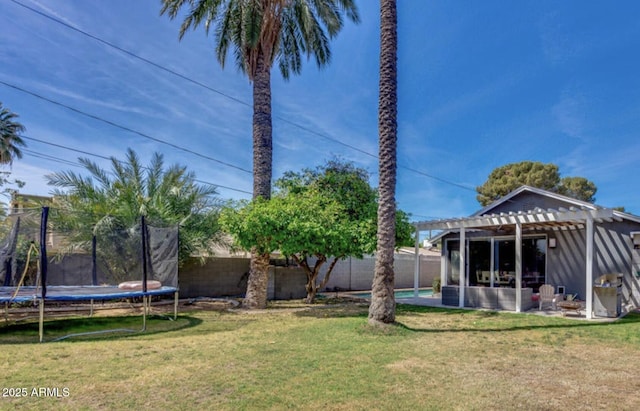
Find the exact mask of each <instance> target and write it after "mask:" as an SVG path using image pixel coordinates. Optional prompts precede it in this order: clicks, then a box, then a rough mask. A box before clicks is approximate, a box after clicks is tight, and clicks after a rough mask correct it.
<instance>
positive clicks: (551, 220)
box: [414, 206, 621, 318]
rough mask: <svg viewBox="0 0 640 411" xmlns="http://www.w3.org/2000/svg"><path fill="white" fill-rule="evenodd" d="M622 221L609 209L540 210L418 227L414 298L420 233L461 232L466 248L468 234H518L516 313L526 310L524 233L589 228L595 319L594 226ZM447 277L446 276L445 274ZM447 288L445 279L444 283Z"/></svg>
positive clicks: (463, 275) (416, 284)
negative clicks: (470, 232)
mask: <svg viewBox="0 0 640 411" xmlns="http://www.w3.org/2000/svg"><path fill="white" fill-rule="evenodd" d="M614 220H616V221H621V219H620V218H619V217H617V216H614V214H613V210H612V209H609V208H596V207H595V206H594V207H593V208H587V207H582V208H574V207H572V208H569V209H564V208H560V209H557V210H555V209H548V210H543V209H541V208H536V209H534V210H531V211H519V212H517V213H516V212H510V213H500V214H490V215H477V216H471V217H466V218H453V219H446V220H432V221H422V222H417V223H414V226H415V228H416V237H415V240H416V242H415V247H416V248H415V253H416V264H415V273H414V293H415V294H414V295H415V296H416V297H417V296H418V288H419V274H420V266H419V264H420V260H419V258H418V252H419V250H418V247H419V237H420V232H422V231H427V230H445V231H459V232H460V244H465V240H466V238H465V235H466V232H467V231H468V230H488V231H498V230H504V229H512V230H513V231H515V237H516V238H515V244H516V247H515V249H516V256H515V261H516V262H515V269H516V271H515V274H516V312H521V310H522V232H523V229H526V230H549V229H551V230H568V229H575V228H583V227H586V250H585V256H586V264H585V266H586V273H585V277H586V284H587V295H586V311H587V313H586V317H587V318H592V316H593V314H592V313H593V256H594V224H598V223H602V222H605V221H606V222H611V221H614ZM466 259H467V256H466V247H463V246H461V247H460V276H461V278H460V284H461V285H462V286H461V287H460V293H459V307H464V293H465V292H464V289H465V287H464V284H466V282H467V278H466V277H467V273H466ZM441 276H442V277H444V276H445V273H444V272H441ZM442 283H443V284H444V278H443V282H442Z"/></svg>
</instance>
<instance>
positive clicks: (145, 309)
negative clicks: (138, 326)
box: [142, 295, 149, 331]
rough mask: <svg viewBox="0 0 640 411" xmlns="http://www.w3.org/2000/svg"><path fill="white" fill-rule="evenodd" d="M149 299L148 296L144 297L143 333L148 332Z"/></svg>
mask: <svg viewBox="0 0 640 411" xmlns="http://www.w3.org/2000/svg"><path fill="white" fill-rule="evenodd" d="M147 298H149V297H147V296H146V295H143V296H142V331H146V330H147Z"/></svg>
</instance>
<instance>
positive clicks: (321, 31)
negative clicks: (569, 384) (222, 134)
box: [160, 0, 359, 308]
mask: <svg viewBox="0 0 640 411" xmlns="http://www.w3.org/2000/svg"><path fill="white" fill-rule="evenodd" d="M162 4H163V5H162V9H161V11H160V13H161V14H165V13H166V14H168V15H169V17H170V18H171V19H174V18H176V17H177V16H178V12H179V11H180V9H182V7H183V6H189V10H188V11H187V14H186V17H185V19H184V21H183V23H182V26H181V27H180V38H182V37H183V36H184V34H185V33H186V32H187V30H189V29H190V28H193V29H195V28H196V27H198V26H199V25H201V24H203V25H204V26H205V30H206V33H207V34H208V33H209V30H210V29H211V27H212V26H213V27H214V31H215V35H216V41H215V49H216V57H217V59H218V61H219V62H220V64H221V65H222V66H223V67H224V64H225V60H226V56H227V54H228V52H229V50H230V49H231V50H233V54H234V56H235V60H236V64H237V66H238V67H239V68H240V70H242V71H243V72H244V73H245V74H246V75H247V76H248V77H249V81H251V82H252V83H253V198H254V199H257V198H258V197H262V198H265V199H269V198H270V197H271V175H272V126H271V68H272V66H273V64H274V63H276V62H277V63H278V66H279V68H280V72H281V73H282V75H283V77H284V78H285V79H288V78H289V76H290V74H291V73H294V74H298V73H299V72H300V70H301V69H302V55H304V54H306V55H307V57H308V58H309V57H311V56H313V57H314V58H315V61H316V63H317V64H318V66H323V65H325V64H328V63H329V60H330V57H331V51H330V49H329V39H330V38H332V37H334V36H335V35H337V34H338V32H339V31H340V30H341V29H342V26H343V17H342V16H343V14H346V16H347V17H348V18H349V19H351V20H352V21H354V22H358V21H359V16H358V11H357V8H356V6H355V2H354V1H353V0H313V1H312V0H162ZM268 267H269V255H268V254H256V253H255V252H252V258H251V268H250V274H249V281H248V284H247V294H246V297H245V299H244V301H243V306H244V307H246V308H264V307H265V306H266V302H267V275H268Z"/></svg>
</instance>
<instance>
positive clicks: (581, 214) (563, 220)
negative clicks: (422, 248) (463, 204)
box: [414, 208, 613, 231]
mask: <svg viewBox="0 0 640 411" xmlns="http://www.w3.org/2000/svg"><path fill="white" fill-rule="evenodd" d="M587 219H593V220H605V221H608V220H612V219H613V210H612V209H600V208H598V209H586V208H585V209H569V210H566V209H560V210H547V211H544V210H541V209H537V210H532V211H529V212H518V213H513V212H511V213H509V214H505V213H501V214H491V215H485V216H475V217H467V218H452V219H446V220H433V221H421V222H417V223H414V225H415V227H416V230H419V231H424V230H460V229H462V228H465V229H481V228H484V229H488V228H494V227H500V226H515V225H516V224H521V225H522V226H533V227H548V226H559V227H562V226H567V225H576V224H582V223H584V221H586V220H587Z"/></svg>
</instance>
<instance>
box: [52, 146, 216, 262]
mask: <svg viewBox="0 0 640 411" xmlns="http://www.w3.org/2000/svg"><path fill="white" fill-rule="evenodd" d="M79 162H80V163H81V164H82V165H83V166H84V168H85V170H86V171H87V172H88V176H85V175H82V174H78V173H75V172H73V171H61V172H57V173H53V174H50V175H47V176H46V178H47V180H48V183H49V185H52V186H54V187H55V189H54V192H53V194H54V196H55V200H56V209H59V210H63V211H64V213H61V215H60V216H59V219H58V220H57V221H59V224H60V225H61V227H59V228H60V229H65V230H68V231H69V232H71V233H73V236H72V237H71V248H74V247H79V248H88V246H89V244H90V239H91V237H92V236H93V235H94V234H98V235H99V236H100V237H102V238H108V237H109V236H115V233H116V232H118V231H122V230H129V229H131V228H132V227H136V226H137V225H138V224H139V223H140V217H141V216H144V217H145V218H146V220H147V222H148V223H149V224H151V225H156V226H173V225H178V226H179V229H180V231H179V235H180V249H179V260H180V263H183V262H184V261H185V259H186V258H188V257H190V256H193V255H198V256H200V257H201V258H204V256H206V255H207V254H208V253H209V252H210V250H211V246H212V245H214V244H215V243H221V242H222V240H221V239H222V236H221V230H220V227H219V224H218V211H219V208H220V207H219V204H218V201H217V199H216V190H215V187H213V186H203V185H199V184H197V183H196V181H195V175H194V174H193V173H192V172H189V171H188V170H187V169H186V167H184V166H180V165H172V166H170V167H165V165H164V160H163V157H162V155H161V154H158V153H155V154H154V155H153V156H152V159H151V162H150V164H149V165H148V166H146V167H145V166H143V165H142V164H141V163H140V160H139V158H138V155H137V154H136V153H135V152H134V151H133V150H131V149H128V150H127V157H126V161H120V160H118V159H116V158H114V157H112V158H111V170H110V171H107V170H105V169H103V168H101V167H100V166H99V165H98V164H96V163H95V162H93V161H91V160H88V159H85V158H80V159H79ZM114 241H115V240H114ZM116 242H117V241H116Z"/></svg>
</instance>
